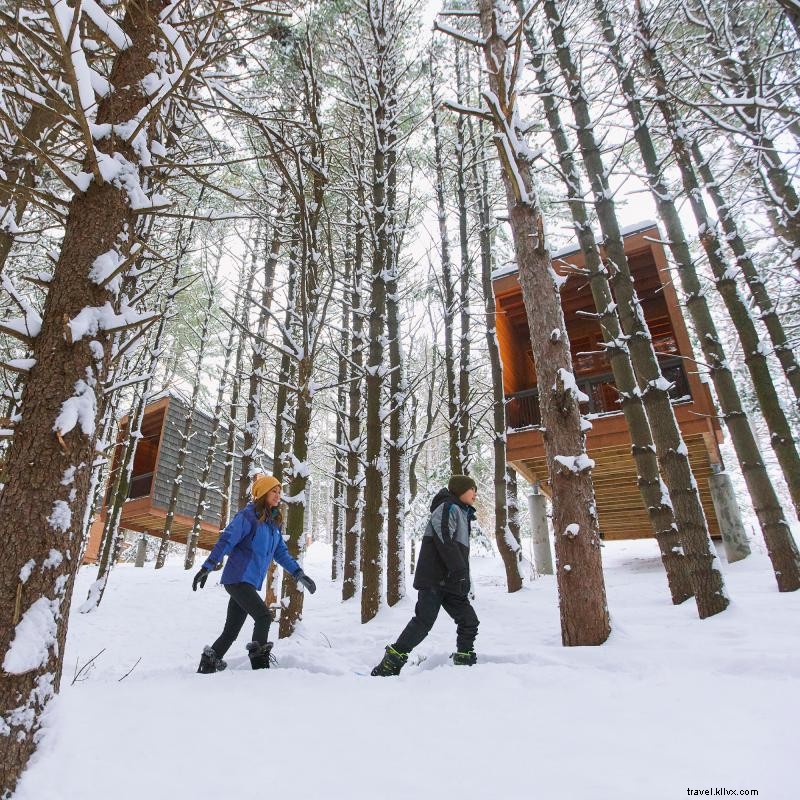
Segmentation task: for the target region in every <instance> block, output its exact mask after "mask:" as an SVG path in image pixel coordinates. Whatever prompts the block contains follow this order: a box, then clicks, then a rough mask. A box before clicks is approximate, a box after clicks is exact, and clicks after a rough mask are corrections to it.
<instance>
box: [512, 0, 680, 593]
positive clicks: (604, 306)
mask: <svg viewBox="0 0 800 800" xmlns="http://www.w3.org/2000/svg"><path fill="white" fill-rule="evenodd" d="M517 8H518V9H519V11H520V16H522V14H524V3H523V2H522V0H517ZM526 39H527V41H528V47H529V50H530V52H531V65H532V67H533V69H534V72H535V74H536V79H537V84H538V87H539V96H540V98H541V100H542V103H543V105H544V109H545V116H546V117H547V122H548V126H549V129H550V136H551V138H552V140H553V144H554V145H555V147H556V150H557V152H558V159H559V166H560V168H561V174H562V176H563V180H564V184H565V186H566V189H567V203H568V205H569V209H570V212H571V214H572V220H573V226H574V229H575V236H576V238H577V241H578V244H579V246H580V248H581V252H582V253H583V257H584V266H585V270H586V275H587V277H588V278H589V286H590V288H591V291H592V297H593V298H594V303H595V307H596V308H597V312H598V322H599V325H600V330H601V333H602V336H603V342H604V343H605V350H606V353H607V354H608V357H609V363H610V366H611V371H612V373H613V375H614V383H615V385H616V387H617V390H618V392H619V396H620V407H621V410H622V413H623V415H624V416H625V422H626V424H627V426H628V431H629V433H630V437H631V455H632V456H633V459H634V462H635V464H636V472H637V483H638V486H639V491H640V493H641V496H642V502H643V504H644V507H645V508H646V509H647V513H648V516H649V519H650V524H651V526H652V528H653V533H654V535H655V538H656V541H657V542H658V547H659V552H660V554H661V561H662V563H663V565H664V570H665V572H666V574H667V583H668V586H669V590H670V595H671V597H672V602H673V603H675V604H678V603H682V602H683V601H684V600H686V599H688V598H689V597H691V596H692V593H693V592H692V588H691V584H690V583H689V575H688V572H687V569H686V564H685V561H684V557H683V555H682V552H681V548H680V539H679V537H678V528H677V526H676V523H675V517H674V515H673V512H672V505H671V503H670V502H669V497H668V496H667V494H666V493H665V491H664V484H663V483H662V480H661V475H660V473H659V468H658V459H657V457H656V451H655V447H654V445H653V437H652V435H651V433H650V423H649V422H648V419H647V414H646V412H645V408H644V403H643V402H642V396H641V393H640V392H639V390H638V386H637V383H636V376H635V374H634V371H633V366H632V365H631V359H630V352H629V351H628V346H627V344H626V342H625V337H624V336H623V333H622V328H621V326H620V321H619V317H618V315H617V311H616V307H615V304H614V298H613V295H612V293H611V287H610V285H609V282H608V272H607V270H606V268H605V266H604V264H603V262H602V260H601V258H600V253H599V251H598V247H597V242H596V240H595V237H594V233H593V231H592V227H591V223H590V221H589V215H588V212H587V209H586V204H585V201H584V191H583V188H582V186H581V175H580V169H579V167H578V164H577V163H576V159H575V157H574V155H573V149H572V146H571V144H570V142H569V139H568V138H567V133H566V130H565V128H564V125H563V123H562V121H561V114H560V112H559V109H558V106H557V104H556V99H555V98H556V93H555V91H554V87H553V85H552V82H551V81H550V78H549V76H548V74H547V67H546V64H545V60H544V52H543V49H542V47H541V46H540V44H539V43H538V42H537V41H536V39H535V37H534V35H533V32H532V31H531V29H530V26H526Z"/></svg>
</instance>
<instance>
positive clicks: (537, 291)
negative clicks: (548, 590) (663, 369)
mask: <svg viewBox="0 0 800 800" xmlns="http://www.w3.org/2000/svg"><path fill="white" fill-rule="evenodd" d="M497 6H499V3H498V2H497V0H495V2H493V1H492V0H480V6H479V7H480V20H481V30H482V33H483V37H484V41H483V53H484V58H485V61H486V66H487V69H488V72H489V87H490V90H491V92H489V93H486V94H485V95H484V97H485V99H486V101H487V105H488V107H489V109H490V112H491V114H492V118H493V121H494V127H495V143H496V145H497V149H498V154H499V156H500V160H501V163H502V164H503V170H502V175H503V184H504V186H505V189H506V197H507V201H508V209H509V217H510V224H511V231H512V235H513V240H514V250H515V253H516V257H517V266H518V268H519V278H520V285H521V287H522V296H523V300H524V302H525V309H526V312H527V315H528V325H529V327H530V332H531V346H532V349H533V357H534V363H535V366H536V374H537V380H538V384H539V386H540V387H541V389H540V397H539V402H540V406H541V414H542V425H543V428H544V445H545V454H546V458H547V463H548V468H549V470H550V476H551V484H552V487H553V526H554V528H555V531H556V558H557V561H558V589H559V601H560V609H561V638H562V642H563V643H564V645H568V646H572V645H597V644H602V643H603V642H604V641H605V640H606V639H607V638H608V635H609V633H610V632H611V623H610V619H609V615H608V607H607V604H606V594H605V585H604V582H603V571H602V566H601V560H600V537H599V535H598V534H599V531H598V526H597V516H596V510H595V502H594V489H593V487H592V478H591V469H592V462H591V460H590V459H589V458H588V457H587V455H586V447H585V436H584V433H583V430H582V426H581V417H580V411H579V409H578V396H577V390H576V388H573V387H574V376H573V373H572V363H571V358H570V351H569V340H568V339H567V333H566V328H565V325H564V315H563V313H562V310H561V298H560V296H559V292H558V287H557V284H556V281H555V279H554V275H555V273H554V272H553V267H552V264H551V262H550V256H549V254H548V252H547V248H546V245H545V241H544V228H543V220H542V215H541V210H540V206H539V202H538V198H537V196H536V193H535V190H534V188H533V181H532V178H531V167H530V163H529V162H528V160H527V159H526V158H525V157H524V156H523V155H522V153H524V151H525V149H524V148H523V147H521V142H520V140H519V138H518V137H519V135H520V134H519V131H518V130H517V129H516V128H515V125H514V121H515V119H516V113H517V111H516V108H515V107H514V99H515V93H514V87H513V81H514V77H515V76H514V75H513V71H512V69H510V67H511V65H510V64H509V60H508V44H507V43H506V39H505V38H504V36H503V35H502V34H501V32H500V30H499V25H500V22H501V12H500V11H499V9H498V8H497ZM552 331H557V332H558V334H559V335H558V336H554V335H551V332H552Z"/></svg>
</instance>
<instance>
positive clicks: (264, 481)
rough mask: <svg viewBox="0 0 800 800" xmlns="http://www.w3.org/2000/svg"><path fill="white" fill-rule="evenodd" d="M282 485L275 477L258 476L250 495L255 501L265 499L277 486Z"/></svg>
mask: <svg viewBox="0 0 800 800" xmlns="http://www.w3.org/2000/svg"><path fill="white" fill-rule="evenodd" d="M280 485H281V482H280V481H279V480H278V479H277V478H276V477H275V476H274V475H258V476H256V479H255V480H254V481H253V486H252V488H251V489H250V494H251V496H252V498H253V500H254V501H255V500H258V499H259V498H261V497H263V496H264V495H265V494H267V493H268V492H271V491H272V490H273V489H274V488H275V487H276V486H280Z"/></svg>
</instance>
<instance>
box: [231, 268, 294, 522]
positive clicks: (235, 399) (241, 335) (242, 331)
mask: <svg viewBox="0 0 800 800" xmlns="http://www.w3.org/2000/svg"><path fill="white" fill-rule="evenodd" d="M245 276H246V277H245ZM255 277H256V271H255V263H254V262H251V264H250V269H249V270H247V269H246V266H245V262H243V263H242V266H241V269H240V272H239V278H240V282H241V280H244V283H245V285H244V287H242V288H240V289H239V292H240V293H239V294H238V296H237V299H238V300H240V302H241V306H240V308H241V317H240V320H241V324H240V325H239V326H238V327H239V330H238V342H237V344H236V357H235V358H234V360H233V375H232V376H231V402H230V405H229V406H228V420H229V423H228V424H229V427H228V439H227V441H226V442H225V471H224V473H223V476H222V508H221V509H220V514H219V527H220V529H222V528H225V527H226V526H227V524H228V521H229V520H230V516H231V498H232V497H233V491H234V487H233V470H234V462H235V458H236V434H237V424H238V419H239V395H240V393H241V386H242V375H243V373H244V348H245V345H246V344H247V334H246V331H247V330H248V329H249V325H250V304H251V298H252V293H253V282H254V281H255ZM279 480H280V478H279ZM238 495H239V492H238V486H237V487H236V496H237V499H238Z"/></svg>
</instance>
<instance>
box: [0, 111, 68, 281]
mask: <svg viewBox="0 0 800 800" xmlns="http://www.w3.org/2000/svg"><path fill="white" fill-rule="evenodd" d="M56 121H57V118H56V117H55V115H54V114H51V113H50V112H49V111H48V110H47V109H45V108H42V107H41V106H34V107H33V108H32V110H31V113H30V116H29V117H28V119H27V120H26V121H25V124H24V125H23V127H22V136H20V137H19V138H18V139H17V141H16V142H15V143H14V146H13V147H12V148H11V152H10V153H9V154H8V158H6V159H4V160H3V164H2V168H1V169H0V175H2V182H0V275H2V274H3V270H4V269H5V266H6V261H7V260H8V255H9V253H10V252H11V247H12V245H13V244H14V238H15V231H16V229H17V225H19V223H20V222H21V221H22V217H23V216H24V214H25V209H26V208H27V206H28V203H29V196H28V193H29V192H30V191H31V190H32V189H33V187H34V185H35V183H36V177H37V174H38V172H39V170H40V167H41V160H40V159H37V158H31V157H30V149H29V144H28V143H29V142H33V143H34V144H36V145H38V146H39V147H40V148H42V149H46V148H47V147H48V146H49V143H50V141H51V140H52V139H53V138H55V135H56V133H57V131H58V125H57V124H56Z"/></svg>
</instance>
